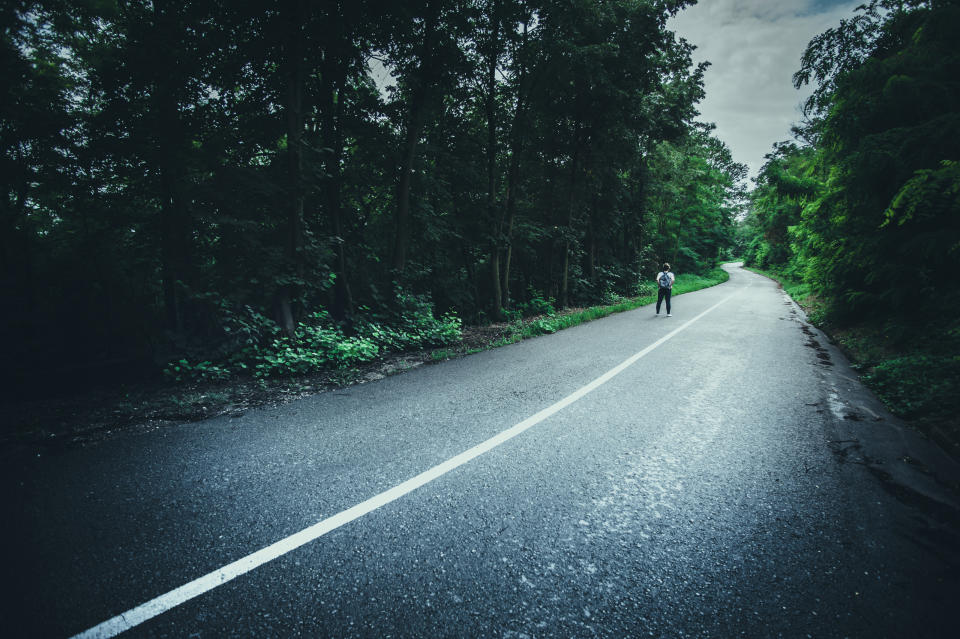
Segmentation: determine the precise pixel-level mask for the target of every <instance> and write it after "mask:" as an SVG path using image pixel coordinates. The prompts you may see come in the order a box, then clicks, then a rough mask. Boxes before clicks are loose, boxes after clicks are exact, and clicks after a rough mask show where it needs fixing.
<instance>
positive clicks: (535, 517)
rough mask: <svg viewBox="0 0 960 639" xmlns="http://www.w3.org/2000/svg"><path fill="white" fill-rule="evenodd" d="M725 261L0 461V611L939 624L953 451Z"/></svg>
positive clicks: (86, 620)
mask: <svg viewBox="0 0 960 639" xmlns="http://www.w3.org/2000/svg"><path fill="white" fill-rule="evenodd" d="M726 268H728V269H729V270H730V271H731V279H730V281H729V282H728V283H726V284H723V285H721V286H717V287H714V288H711V289H707V290H704V291H700V292H697V293H691V294H687V295H683V296H680V297H677V298H676V299H675V300H674V308H673V317H672V318H666V317H663V316H660V317H655V316H654V314H653V310H652V307H646V308H642V309H638V310H636V311H632V312H628V313H623V314H620V315H616V316H613V317H610V318H607V319H604V320H600V321H596V322H592V323H589V324H585V325H582V326H579V327H576V328H572V329H568V330H565V331H562V332H561V333H558V334H555V335H550V336H545V337H541V338H537V339H533V340H528V341H525V342H522V343H519V344H515V345H512V346H509V347H504V348H500V349H496V350H493V351H488V352H484V353H480V354H477V355H473V356H470V357H466V358H463V359H459V360H454V361H449V362H444V363H441V364H437V365H430V366H424V367H421V368H418V369H415V370H412V371H409V372H407V373H404V374H402V375H398V376H394V377H390V378H387V379H383V380H380V381H377V382H372V383H367V384H362V385H358V386H354V387H351V388H348V389H345V390H342V391H337V392H331V393H325V394H320V395H316V396H314V397H311V398H308V399H305V400H302V401H298V402H295V403H292V404H287V405H285V406H282V407H279V408H275V409H262V410H256V411H250V412H248V413H247V414H245V415H244V416H242V417H241V418H238V419H226V418H224V419H214V420H210V421H207V422H202V423H195V424H185V425H182V426H178V427H174V428H165V429H161V430H158V431H154V432H149V433H137V434H128V435H122V436H120V437H117V438H114V439H111V440H107V441H103V442H100V443H97V444H94V445H90V446H87V447H84V448H74V449H69V450H62V451H59V452H50V451H45V450H43V451H30V452H29V453H27V452H23V451H20V452H18V453H16V454H8V455H6V457H5V458H4V460H3V462H4V464H3V465H4V476H3V482H4V494H5V495H7V497H8V503H10V504H11V506H12V507H11V509H10V511H11V512H12V516H11V517H10V520H11V522H12V523H8V524H7V528H8V533H10V531H11V530H12V534H8V542H7V543H6V544H5V546H4V549H5V554H6V560H5V565H6V566H7V567H8V571H7V572H6V574H5V577H4V579H5V581H6V583H7V586H8V590H10V591H11V592H12V594H8V595H5V596H4V600H3V601H4V603H3V608H2V610H3V622H2V627H3V628H4V634H5V635H6V636H11V637H18V636H25V637H26V636H29V637H32V636H37V637H48V636H49V637H69V636H72V635H75V634H78V633H83V632H85V631H87V634H86V635H85V636H110V635H112V634H114V633H116V632H122V634H121V636H124V637H127V636H129V637H141V636H142V637H231V636H237V637H252V636H255V637H301V636H302V637H319V636H330V637H435V636H451V637H513V638H520V637H641V636H651V637H681V636H692V637H737V636H745V637H777V636H783V637H807V636H812V637H905V636H910V637H916V636H929V637H942V636H953V631H955V628H956V627H957V624H958V622H960V610H958V609H957V601H958V599H957V595H958V592H960V589H958V585H960V582H958V575H960V570H958V568H960V544H958V540H960V536H958V531H960V525H958V522H960V508H958V498H957V494H956V492H954V490H952V489H951V486H955V485H956V484H957V482H958V481H960V470H958V467H957V464H956V463H954V462H952V461H950V460H949V459H947V458H946V457H945V456H944V455H943V454H942V453H941V452H940V451H939V449H937V448H936V447H934V446H932V445H930V444H929V443H928V442H926V440H924V439H922V438H920V437H918V436H916V435H914V434H913V433H911V432H910V431H908V430H906V429H904V428H902V427H901V426H900V425H899V424H898V423H897V422H896V420H895V419H894V418H892V417H891V416H889V415H888V414H887V413H886V412H884V411H883V409H882V407H880V406H879V405H878V404H877V402H876V400H875V399H874V398H873V397H872V396H871V395H870V394H869V393H868V392H867V391H865V390H864V389H863V388H862V387H861V386H860V385H859V383H858V382H856V381H855V376H854V375H853V373H852V372H851V371H850V370H849V367H848V365H847V364H846V362H845V361H844V359H843V357H842V356H841V355H840V354H839V353H837V352H836V350H835V349H833V347H831V346H830V345H829V344H828V343H827V340H826V339H825V338H824V337H823V336H822V335H821V334H820V333H819V332H818V331H816V329H813V328H811V327H810V326H808V325H807V323H806V322H805V320H804V318H803V316H802V313H801V312H800V311H799V310H798V309H797V308H796V307H795V306H794V305H793V304H792V302H790V300H789V298H787V297H786V296H785V295H784V294H783V293H782V292H781V291H780V290H779V289H778V288H777V286H776V285H775V284H774V283H773V282H771V281H770V280H768V279H766V278H763V277H761V276H759V275H755V274H753V273H750V272H747V271H743V270H741V269H740V268H739V267H738V266H737V265H729V266H727V267H726ZM678 329H679V330H678ZM510 429H512V430H510ZM478 446H479V447H478ZM465 451H469V452H468V453H467V454H466V455H464V456H461V457H457V456H458V455H461V454H463V453H464V452H465ZM450 460H452V461H450ZM412 478H414V482H413V483H412V484H410V483H407V484H404V482H409V480H411V479H412ZM398 486H399V488H398ZM358 504H361V505H362V506H361V507H360V508H359V509H356V508H355V507H356V506H357V505H358ZM351 508H354V510H350V509H351ZM318 522H321V523H320V525H319V526H318V525H317V524H318ZM301 531H305V532H301ZM298 533H299V536H297V535H298ZM264 548H268V549H269V550H267V551H261V549H264ZM258 551H261V553H260V554H254V553H257V552H258ZM188 584H192V585H189V586H185V585H188ZM146 602H152V603H149V604H148V605H147V606H143V605H142V604H145V603H146Z"/></svg>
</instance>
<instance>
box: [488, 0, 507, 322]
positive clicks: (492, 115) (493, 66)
mask: <svg viewBox="0 0 960 639" xmlns="http://www.w3.org/2000/svg"><path fill="white" fill-rule="evenodd" d="M488 10H489V12H490V42H489V47H490V48H489V50H488V51H487V95H486V115H487V219H489V220H490V221H491V223H492V224H493V238H492V239H493V246H492V247H491V255H490V258H491V259H490V264H491V267H492V268H491V275H492V277H493V282H492V283H493V317H494V318H497V319H499V318H500V316H501V315H502V314H503V292H502V289H501V283H500V246H501V242H502V239H501V236H502V234H503V219H502V218H501V219H498V216H497V211H496V208H497V205H496V201H497V197H496V188H497V175H496V171H497V121H496V118H497V60H498V59H499V58H500V16H499V15H498V14H499V2H498V1H497V0H490V2H489V4H488Z"/></svg>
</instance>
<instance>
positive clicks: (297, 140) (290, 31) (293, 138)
mask: <svg viewBox="0 0 960 639" xmlns="http://www.w3.org/2000/svg"><path fill="white" fill-rule="evenodd" d="M284 9H285V22H286V32H287V39H286V59H285V61H284V63H285V67H286V68H285V75H286V78H285V80H286V103H285V104H284V111H285V113H286V120H287V184H288V202H287V237H286V247H285V249H286V250H285V254H286V259H287V268H288V273H289V275H290V276H292V277H294V278H295V279H297V280H302V279H303V273H304V268H303V266H304V265H303V255H302V252H303V176H302V172H303V153H302V143H303V83H304V72H303V66H304V60H303V49H304V44H303V37H304V36H303V22H304V2H303V0H287V2H286V3H285V4H284ZM296 292H297V287H296V286H295V285H294V284H292V283H287V284H284V285H283V286H281V287H280V291H279V299H278V306H279V308H278V312H279V316H280V317H279V319H280V327H281V329H283V332H284V333H285V334H286V335H287V336H288V337H292V336H293V334H294V332H295V331H296V318H295V317H294V309H293V300H294V298H295V296H296Z"/></svg>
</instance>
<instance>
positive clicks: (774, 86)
mask: <svg viewBox="0 0 960 639" xmlns="http://www.w3.org/2000/svg"><path fill="white" fill-rule="evenodd" d="M862 1H863V0H700V2H699V4H697V5H694V6H693V7H689V8H687V9H685V10H684V11H682V12H681V13H680V14H679V15H677V17H675V18H673V19H672V20H671V21H670V23H669V25H668V26H669V28H670V29H672V30H674V31H675V32H676V33H677V35H679V36H680V37H682V38H685V39H686V40H688V41H689V42H690V43H691V44H694V45H696V46H697V50H696V51H695V52H694V61H695V62H701V61H703V60H709V61H710V62H711V63H712V64H711V66H710V68H708V69H707V72H706V75H705V76H704V88H705V89H706V93H707V97H706V98H705V99H704V100H703V102H702V103H700V105H699V110H700V113H701V116H700V118H699V119H700V120H703V121H704V122H713V123H714V124H716V125H717V130H716V135H717V137H719V138H720V139H721V140H723V141H724V142H726V143H727V145H728V146H729V147H730V150H731V152H732V153H733V157H734V159H735V160H736V161H738V162H743V163H744V164H746V165H747V166H748V167H749V169H750V176H751V177H754V176H756V174H757V171H759V170H760V167H761V166H762V165H763V156H764V155H765V154H767V153H769V152H770V150H771V149H772V146H773V143H774V142H778V141H780V140H786V139H789V138H790V126H791V125H792V124H794V123H796V122H798V121H799V120H800V119H801V117H802V116H801V112H800V104H801V103H802V102H803V100H804V99H805V98H806V97H807V96H808V95H809V94H810V88H809V87H806V88H804V89H803V90H801V91H797V90H796V89H794V88H793V80H792V77H793V74H794V72H795V71H797V70H798V69H799V68H800V56H801V55H802V54H803V51H804V49H806V46H807V43H808V42H809V41H810V40H811V39H812V38H813V37H814V36H816V35H817V34H819V33H821V32H823V31H825V30H826V29H829V28H830V27H833V26H836V25H837V24H839V23H840V20H841V19H842V18H845V17H848V16H850V15H852V14H853V10H854V9H855V8H856V7H857V6H858V5H860V4H862Z"/></svg>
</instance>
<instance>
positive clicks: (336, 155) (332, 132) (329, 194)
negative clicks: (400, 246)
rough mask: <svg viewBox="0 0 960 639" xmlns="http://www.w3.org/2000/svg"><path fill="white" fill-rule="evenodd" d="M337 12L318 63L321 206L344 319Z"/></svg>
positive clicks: (347, 309) (346, 283)
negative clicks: (322, 172)
mask: <svg viewBox="0 0 960 639" xmlns="http://www.w3.org/2000/svg"><path fill="white" fill-rule="evenodd" d="M337 18H338V15H337V14H336V12H334V15H333V16H332V17H331V18H330V22H329V24H328V32H327V44H328V46H327V49H326V50H325V51H324V54H323V64H322V67H321V80H322V84H321V96H320V100H321V104H320V108H319V111H320V135H321V138H322V142H321V146H322V147H323V148H325V149H329V152H328V153H327V154H326V156H325V162H324V169H325V172H326V176H325V178H324V181H323V187H324V188H323V194H324V197H323V206H324V208H325V209H326V214H327V220H328V222H329V228H330V233H331V235H332V237H333V242H334V253H335V268H334V272H335V273H336V277H335V279H334V281H333V303H332V304H331V309H330V314H331V315H332V316H333V317H334V318H336V319H338V320H343V319H344V318H346V316H347V315H348V314H350V313H352V312H353V296H352V295H351V293H350V280H349V277H348V273H347V257H346V250H347V243H346V237H345V233H344V220H343V216H344V211H343V205H342V198H341V185H342V183H343V170H342V165H343V126H342V112H343V90H344V87H345V85H346V69H345V66H344V65H345V64H346V60H344V55H346V54H345V46H344V41H343V37H344V35H343V33H344V26H345V25H344V24H343V22H342V21H341V20H338V19H337Z"/></svg>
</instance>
